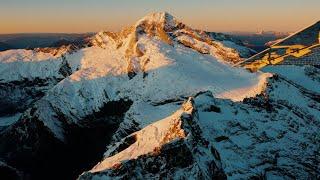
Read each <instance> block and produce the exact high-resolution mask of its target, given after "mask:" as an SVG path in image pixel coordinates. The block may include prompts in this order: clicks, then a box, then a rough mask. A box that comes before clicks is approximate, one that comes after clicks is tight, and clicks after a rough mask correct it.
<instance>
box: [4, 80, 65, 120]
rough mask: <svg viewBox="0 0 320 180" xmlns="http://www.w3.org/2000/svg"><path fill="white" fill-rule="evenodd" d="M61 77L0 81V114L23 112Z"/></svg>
mask: <svg viewBox="0 0 320 180" xmlns="http://www.w3.org/2000/svg"><path fill="white" fill-rule="evenodd" d="M60 80H61V79H56V78H51V79H40V78H35V79H33V80H28V79H23V80H20V81H11V82H0V106H1V108H0V116H4V115H10V114H15V113H17V112H23V111H25V110H26V109H28V108H29V107H30V106H31V105H32V104H33V103H34V102H36V101H37V100H39V99H40V98H41V97H43V96H44V94H45V92H46V91H47V90H48V89H50V88H51V87H52V86H53V85H55V84H57V83H58V82H59V81H60Z"/></svg>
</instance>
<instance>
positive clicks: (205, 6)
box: [0, 0, 320, 34]
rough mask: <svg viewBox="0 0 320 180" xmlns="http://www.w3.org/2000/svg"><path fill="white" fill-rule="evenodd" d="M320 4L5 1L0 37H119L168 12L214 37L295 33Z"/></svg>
mask: <svg viewBox="0 0 320 180" xmlns="http://www.w3.org/2000/svg"><path fill="white" fill-rule="evenodd" d="M319 8H320V0H158V1H156V0H113V1H112V0H0V22H1V28H0V33H2V34H3V33H30V32H67V33H70V32H76V33H79V32H96V31H99V30H112V31H117V30H120V29H121V28H122V27H125V26H129V25H131V24H133V23H134V22H135V21H137V20H138V19H140V18H141V17H143V16H145V15H146V14H148V13H150V12H158V11H167V12H169V13H171V14H172V15H174V16H175V17H177V19H179V20H181V21H182V22H184V23H186V24H187V25H190V26H191V27H194V28H198V29H204V30H210V31H219V32H226V31H229V32H230V31H251V32H253V31H258V30H262V29H263V30H274V31H296V30H298V29H301V28H302V27H305V26H307V25H309V24H311V23H314V22H316V21H319V20H320V13H319Z"/></svg>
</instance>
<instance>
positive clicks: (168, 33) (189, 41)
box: [91, 12, 251, 63]
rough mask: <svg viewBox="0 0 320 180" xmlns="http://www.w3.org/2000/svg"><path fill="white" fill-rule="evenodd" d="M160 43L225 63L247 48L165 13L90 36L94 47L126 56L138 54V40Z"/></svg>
mask: <svg viewBox="0 0 320 180" xmlns="http://www.w3.org/2000/svg"><path fill="white" fill-rule="evenodd" d="M145 38H147V39H149V40H155V41H158V42H164V43H166V44H169V45H171V46H174V47H176V46H184V47H186V48H190V49H192V50H194V51H197V52H198V53H201V54H208V55H211V56H213V57H215V58H217V59H218V60H221V61H223V62H227V63H235V62H238V61H240V60H241V57H242V56H241V55H243V54H250V52H251V50H250V49H248V48H245V47H239V45H237V43H236V42H231V41H229V40H226V41H224V40H223V39H220V40H217V39H214V38H212V36H211V34H210V33H208V32H205V31H201V30H196V29H193V28H191V27H189V26H187V25H185V24H184V23H182V22H181V21H179V20H177V19H176V18H175V17H173V16H172V15H170V14H169V13H166V12H159V13H151V14H149V15H147V16H145V17H143V18H141V19H140V20H138V21H137V22H136V23H135V24H134V25H132V26H130V27H128V28H125V29H123V30H122V31H120V32H109V31H101V32H99V33H98V34H96V36H94V37H93V38H92V41H91V43H92V44H93V45H94V46H98V47H102V48H105V49H106V48H113V49H116V50H119V49H120V50H122V51H123V52H124V53H125V57H126V58H127V59H130V58H134V57H142V56H143V55H144V50H145V49H142V48H141V46H144V45H143V43H142V45H141V43H140V40H141V39H145Z"/></svg>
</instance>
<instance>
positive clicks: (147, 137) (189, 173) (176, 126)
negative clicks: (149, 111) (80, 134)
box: [79, 98, 225, 179]
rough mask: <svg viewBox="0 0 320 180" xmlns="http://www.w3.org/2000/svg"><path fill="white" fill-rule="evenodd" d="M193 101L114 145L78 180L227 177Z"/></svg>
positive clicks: (190, 99)
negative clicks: (103, 157) (202, 127)
mask: <svg viewBox="0 0 320 180" xmlns="http://www.w3.org/2000/svg"><path fill="white" fill-rule="evenodd" d="M198 123H199V122H198V112H197V110H196V108H195V106H194V102H193V99H192V98H189V100H188V101H187V102H185V103H184V104H183V105H182V108H180V109H179V110H178V111H176V112H175V113H174V114H172V115H171V116H169V117H167V118H165V119H163V120H160V121H157V122H155V123H153V124H150V125H148V126H147V127H145V128H144V129H142V130H141V131H138V132H136V133H133V134H131V135H130V136H128V137H126V138H124V139H122V141H121V142H119V143H118V144H115V145H114V147H113V148H112V150H113V152H111V153H112V154H114V155H113V156H110V157H107V158H105V159H104V160H103V161H102V162H100V163H99V164H97V165H96V166H95V167H94V168H93V169H92V170H90V171H89V172H86V173H84V174H82V175H81V176H80V178H79V179H112V178H120V179H126V178H130V179H132V178H134V179H148V178H153V179H163V178H173V179H175V178H179V179H181V178H186V179H188V178H205V179H211V178H221V179H222V178H225V174H224V173H223V170H222V169H221V163H220V160H219V154H217V153H216V151H215V150H214V147H212V145H211V144H210V143H209V141H207V140H206V139H205V138H204V137H203V134H202V130H201V129H200V126H199V125H198Z"/></svg>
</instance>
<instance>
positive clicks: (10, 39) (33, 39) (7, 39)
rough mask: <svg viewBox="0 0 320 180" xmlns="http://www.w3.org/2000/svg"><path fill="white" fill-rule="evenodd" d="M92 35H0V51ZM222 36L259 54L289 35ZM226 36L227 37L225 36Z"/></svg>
mask: <svg viewBox="0 0 320 180" xmlns="http://www.w3.org/2000/svg"><path fill="white" fill-rule="evenodd" d="M93 34H94V33H84V34H60V33H47V34H46V33H38V34H7V35H5V34H2V35H1V34H0V51H4V50H8V49H33V48H41V47H59V46H61V45H68V44H77V43H80V42H81V41H84V40H85V39H86V38H88V37H90V36H92V35H93ZM219 34H220V35H223V36H224V37H226V36H228V37H229V39H232V40H233V41H235V42H236V41H237V42H238V44H239V43H240V44H242V45H244V46H247V47H249V48H251V49H253V50H255V51H256V52H260V51H262V50H264V49H266V48H267V47H268V43H269V42H273V41H276V40H278V39H281V38H284V37H286V36H288V35H289V34H290V33H282V32H274V31H261V32H257V33H254V32H252V33H251V32H229V33H215V32H213V33H212V35H214V36H216V37H218V36H219ZM227 34H228V35H227Z"/></svg>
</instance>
